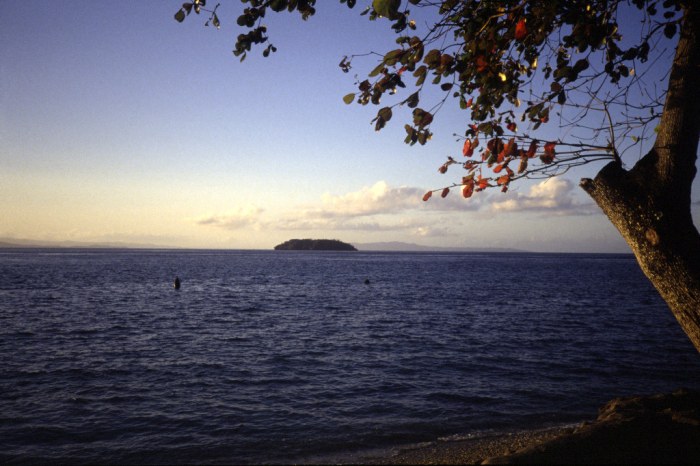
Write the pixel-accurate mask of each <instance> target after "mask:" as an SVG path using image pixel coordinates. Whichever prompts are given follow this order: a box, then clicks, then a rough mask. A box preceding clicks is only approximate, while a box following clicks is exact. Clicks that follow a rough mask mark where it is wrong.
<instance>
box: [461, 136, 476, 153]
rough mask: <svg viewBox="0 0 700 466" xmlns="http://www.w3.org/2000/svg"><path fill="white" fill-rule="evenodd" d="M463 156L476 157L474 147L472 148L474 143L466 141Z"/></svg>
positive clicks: (469, 140)
mask: <svg viewBox="0 0 700 466" xmlns="http://www.w3.org/2000/svg"><path fill="white" fill-rule="evenodd" d="M462 154H464V156H465V157H471V156H472V155H474V147H472V141H471V139H467V140H466V141H464V147H462Z"/></svg>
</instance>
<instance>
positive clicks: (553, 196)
mask: <svg viewBox="0 0 700 466" xmlns="http://www.w3.org/2000/svg"><path fill="white" fill-rule="evenodd" d="M575 188H576V185H574V183H572V182H571V181H570V180H567V179H566V178H549V179H547V180H545V181H542V182H541V183H538V184H536V185H535V186H532V187H531V188H530V191H529V192H528V194H517V193H514V194H515V197H513V196H509V198H508V199H503V200H499V199H498V198H497V197H493V198H492V199H491V205H490V207H489V209H490V211H491V212H494V213H504V212H526V211H529V212H542V213H547V214H555V215H593V214H595V213H597V209H596V207H595V205H594V204H593V203H590V202H589V203H580V202H577V201H576V199H575V197H574V190H575Z"/></svg>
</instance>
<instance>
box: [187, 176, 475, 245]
mask: <svg viewBox="0 0 700 466" xmlns="http://www.w3.org/2000/svg"><path fill="white" fill-rule="evenodd" d="M424 193H425V189H423V188H417V187H408V186H401V187H392V186H390V185H389V184H388V183H387V182H386V181H378V182H377V183H375V184H374V185H372V186H365V187H363V188H361V189H359V190H358V191H353V192H349V193H346V194H342V195H332V194H329V193H325V194H323V195H322V196H321V197H320V202H319V203H317V204H316V205H311V206H308V205H307V206H301V207H299V208H294V206H291V207H289V208H288V210H286V211H284V212H281V213H280V214H277V215H274V216H273V215H272V214H271V213H268V212H265V211H264V210H263V209H261V208H259V207H254V206H249V207H240V208H238V209H236V210H234V211H232V212H229V213H224V214H213V215H207V216H204V217H201V218H198V219H196V220H195V223H196V224H197V225H201V226H214V227H218V228H223V229H227V230H238V229H243V228H253V229H256V230H299V231H332V230H340V231H364V232H382V231H396V232H403V233H405V234H409V235H413V236H421V237H427V236H441V235H446V234H449V233H448V231H447V229H445V228H442V227H438V226H436V225H439V224H442V221H440V220H438V219H436V218H435V216H436V215H437V214H439V212H442V211H455V210H463V211H469V210H471V211H473V210H478V209H479V207H480V206H481V205H482V202H483V201H480V200H478V199H469V200H465V199H463V198H462V197H461V195H459V194H458V190H454V192H453V193H452V194H451V195H450V196H448V197H447V198H444V199H442V198H440V196H434V197H433V199H430V200H429V201H428V202H424V201H423V200H422V198H423V194H424ZM458 223H459V222H458V221H455V220H452V221H451V222H450V226H455V225H457V224H458Z"/></svg>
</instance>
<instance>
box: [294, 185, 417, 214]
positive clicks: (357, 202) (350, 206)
mask: <svg viewBox="0 0 700 466" xmlns="http://www.w3.org/2000/svg"><path fill="white" fill-rule="evenodd" d="M422 196H423V190H421V189H419V188H410V187H406V186H402V187H399V188H392V187H390V186H389V185H388V184H387V183H386V181H378V182H376V183H375V184H374V185H373V186H369V187H364V188H362V189H360V190H359V191H355V192H351V193H347V194H344V195H342V196H333V195H331V194H329V193H325V194H323V195H322V196H321V207H320V208H318V209H313V210H310V211H308V212H307V215H310V216H317V217H326V218H332V217H344V218H348V217H361V216H369V215H379V214H397V213H400V212H403V211H405V210H410V209H415V208H418V207H419V206H420V203H421V197H422Z"/></svg>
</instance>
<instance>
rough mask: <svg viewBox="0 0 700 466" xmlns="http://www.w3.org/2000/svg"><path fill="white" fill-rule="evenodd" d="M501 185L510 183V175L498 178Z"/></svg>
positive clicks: (497, 181)
mask: <svg viewBox="0 0 700 466" xmlns="http://www.w3.org/2000/svg"><path fill="white" fill-rule="evenodd" d="M496 183H498V184H499V185H502V184H508V183H510V175H503V176H501V177H499V178H498V179H497V180H496Z"/></svg>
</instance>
